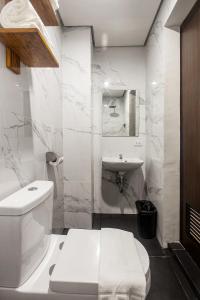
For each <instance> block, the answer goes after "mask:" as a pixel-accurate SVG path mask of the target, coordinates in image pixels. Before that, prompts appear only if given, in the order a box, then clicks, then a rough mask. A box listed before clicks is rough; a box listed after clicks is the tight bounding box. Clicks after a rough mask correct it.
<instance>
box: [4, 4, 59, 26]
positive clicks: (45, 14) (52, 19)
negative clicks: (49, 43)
mask: <svg viewBox="0 0 200 300" xmlns="http://www.w3.org/2000/svg"><path fill="white" fill-rule="evenodd" d="M10 1H11V0H5V3H8V2H10ZM30 1H31V3H32V5H33V7H34V8H35V10H36V11H37V13H38V15H39V16H40V18H41V19H42V22H43V23H44V25H45V26H59V25H60V22H59V19H58V16H57V14H56V12H55V11H54V9H53V7H52V5H51V2H50V0H30Z"/></svg>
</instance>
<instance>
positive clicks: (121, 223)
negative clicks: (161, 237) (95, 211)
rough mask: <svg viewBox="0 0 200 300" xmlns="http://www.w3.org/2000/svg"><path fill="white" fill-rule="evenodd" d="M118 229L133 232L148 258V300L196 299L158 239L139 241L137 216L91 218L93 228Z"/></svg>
mask: <svg viewBox="0 0 200 300" xmlns="http://www.w3.org/2000/svg"><path fill="white" fill-rule="evenodd" d="M105 227H111V228H119V229H123V230H127V231H131V232H133V233H134V236H135V237H136V238H137V239H138V240H139V241H140V242H141V243H142V244H143V245H144V247H145V248H146V250H147V252H148V254H149V256H150V268H151V276H152V283H151V290H150V293H149V295H148V297H147V300H172V299H174V300H186V299H189V300H196V299H197V298H196V297H195V296H194V294H193V291H192V290H191V287H190V285H189V283H188V281H187V280H186V278H185V276H184V274H183V272H182V270H181V269H180V267H179V266H178V264H177V263H176V261H175V259H174V257H173V255H172V253H171V252H170V251H169V250H166V249H165V250H164V249H162V248H161V247H160V244H159V243H158V241H157V239H156V238H155V239H150V240H147V239H142V238H140V237H139V234H138V231H137V222H136V216H133V215H94V216H93V229H101V228H105Z"/></svg>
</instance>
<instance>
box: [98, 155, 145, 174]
mask: <svg viewBox="0 0 200 300" xmlns="http://www.w3.org/2000/svg"><path fill="white" fill-rule="evenodd" d="M143 164H144V161H143V160H141V159H139V158H121V159H120V158H117V157H103V159H102V165H103V167H104V169H105V170H108V171H111V172H123V173H126V172H128V171H130V170H134V169H137V168H139V167H141V166H142V165H143Z"/></svg>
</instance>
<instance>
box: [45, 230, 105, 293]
mask: <svg viewBox="0 0 200 300" xmlns="http://www.w3.org/2000/svg"><path fill="white" fill-rule="evenodd" d="M99 249H100V231H98V230H85V229H84V230H81V229H78V230H77V229H71V230H70V231H69V233H68V235H67V237H66V240H65V243H64V246H63V249H62V251H61V253H60V256H59V258H58V261H57V262H56V266H55V268H54V270H53V273H52V275H51V278H50V288H51V290H52V291H54V292H60V293H65V294H83V295H84V294H85V295H97V294H98V268H99V252H100V251H99ZM65 266H66V267H65Z"/></svg>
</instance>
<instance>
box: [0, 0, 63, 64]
mask: <svg viewBox="0 0 200 300" xmlns="http://www.w3.org/2000/svg"><path fill="white" fill-rule="evenodd" d="M37 1H38V0H37ZM0 42H2V43H3V44H4V45H5V46H6V47H8V48H10V49H11V50H12V51H14V53H15V54H17V56H18V57H19V58H20V60H21V61H22V62H23V63H24V64H25V65H27V66H29V67H37V68H46V67H49V68H56V67H59V64H58V61H57V60H56V58H55V56H54V54H53V52H52V50H51V49H50V47H49V46H48V44H47V41H46V39H45V38H44V37H43V35H42V34H41V33H40V31H39V30H38V29H36V28H18V29H15V28H14V29H12V28H11V29H10V28H9V29H8V28H0Z"/></svg>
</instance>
